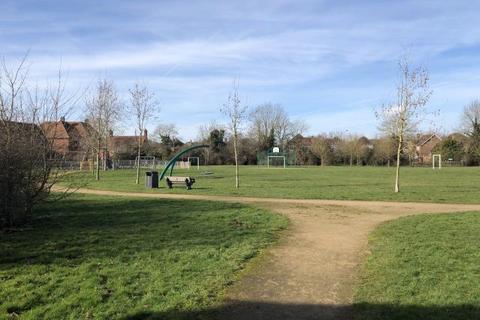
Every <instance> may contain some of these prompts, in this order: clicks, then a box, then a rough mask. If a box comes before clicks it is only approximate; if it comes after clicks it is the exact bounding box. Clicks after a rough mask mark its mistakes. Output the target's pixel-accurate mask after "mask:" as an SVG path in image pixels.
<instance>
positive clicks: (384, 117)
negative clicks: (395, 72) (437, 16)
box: [376, 57, 432, 193]
mask: <svg viewBox="0 0 480 320" xmlns="http://www.w3.org/2000/svg"><path fill="white" fill-rule="evenodd" d="M398 65H399V70H400V79H399V80H400V81H399V84H398V85H397V99H396V101H395V102H394V103H391V104H388V105H384V106H383V107H382V108H381V110H380V111H377V112H376V116H377V118H379V119H380V121H381V125H380V129H381V130H382V131H383V132H385V133H387V134H388V135H390V136H394V137H395V138H396V139H397V142H398V145H397V164H396V165H397V167H396V175H395V192H396V193H397V192H400V157H401V153H402V150H403V147H404V142H405V136H406V135H407V134H409V133H411V132H414V131H415V129H416V128H417V126H418V124H419V122H420V121H421V120H422V119H423V117H424V115H425V114H426V110H425V109H426V108H425V105H426V104H427V102H428V100H429V99H430V96H431V94H432V91H431V90H430V89H429V85H428V81H429V77H428V72H427V70H426V69H425V68H423V67H415V68H412V66H411V65H410V63H409V61H408V59H406V58H405V57H404V58H402V59H401V60H400V61H399V63H398Z"/></svg>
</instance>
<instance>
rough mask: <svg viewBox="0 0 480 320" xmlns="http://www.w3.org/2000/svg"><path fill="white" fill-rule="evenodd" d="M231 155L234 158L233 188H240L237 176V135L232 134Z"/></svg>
mask: <svg viewBox="0 0 480 320" xmlns="http://www.w3.org/2000/svg"><path fill="white" fill-rule="evenodd" d="M233 153H234V157H235V188H237V189H238V188H240V179H239V176H238V152H237V133H236V132H235V133H234V134H233Z"/></svg>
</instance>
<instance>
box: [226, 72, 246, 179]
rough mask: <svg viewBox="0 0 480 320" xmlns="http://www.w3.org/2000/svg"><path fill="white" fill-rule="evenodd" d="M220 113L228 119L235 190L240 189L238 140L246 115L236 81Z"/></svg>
mask: <svg viewBox="0 0 480 320" xmlns="http://www.w3.org/2000/svg"><path fill="white" fill-rule="evenodd" d="M221 112H222V113H223V114H225V115H226V116H227V117H228V119H229V129H230V132H231V134H232V140H233V153H234V158H235V188H239V187H240V180H239V168H238V139H239V134H240V130H241V127H242V124H243V122H244V121H245V118H246V114H247V106H245V105H243V104H242V103H241V101H240V96H239V93H238V81H237V80H235V81H234V82H233V88H232V91H231V92H230V93H229V95H228V98H227V102H226V103H225V104H224V105H223V107H222V108H221Z"/></svg>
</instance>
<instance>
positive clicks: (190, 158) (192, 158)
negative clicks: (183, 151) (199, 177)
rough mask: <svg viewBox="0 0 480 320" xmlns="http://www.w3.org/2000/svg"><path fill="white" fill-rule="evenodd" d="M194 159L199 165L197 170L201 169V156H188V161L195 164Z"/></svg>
mask: <svg viewBox="0 0 480 320" xmlns="http://www.w3.org/2000/svg"><path fill="white" fill-rule="evenodd" d="M192 160H194V161H193V162H194V163H195V165H196V167H197V170H200V157H188V158H187V161H188V162H190V163H191V164H192V165H193V163H192Z"/></svg>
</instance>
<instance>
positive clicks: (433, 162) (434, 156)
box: [432, 154, 442, 170]
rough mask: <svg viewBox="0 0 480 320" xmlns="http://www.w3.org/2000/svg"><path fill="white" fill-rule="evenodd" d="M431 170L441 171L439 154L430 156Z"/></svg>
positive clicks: (440, 156)
mask: <svg viewBox="0 0 480 320" xmlns="http://www.w3.org/2000/svg"><path fill="white" fill-rule="evenodd" d="M435 159H438V160H437V162H438V166H435ZM432 168H433V170H435V169H442V155H441V154H434V155H432Z"/></svg>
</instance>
